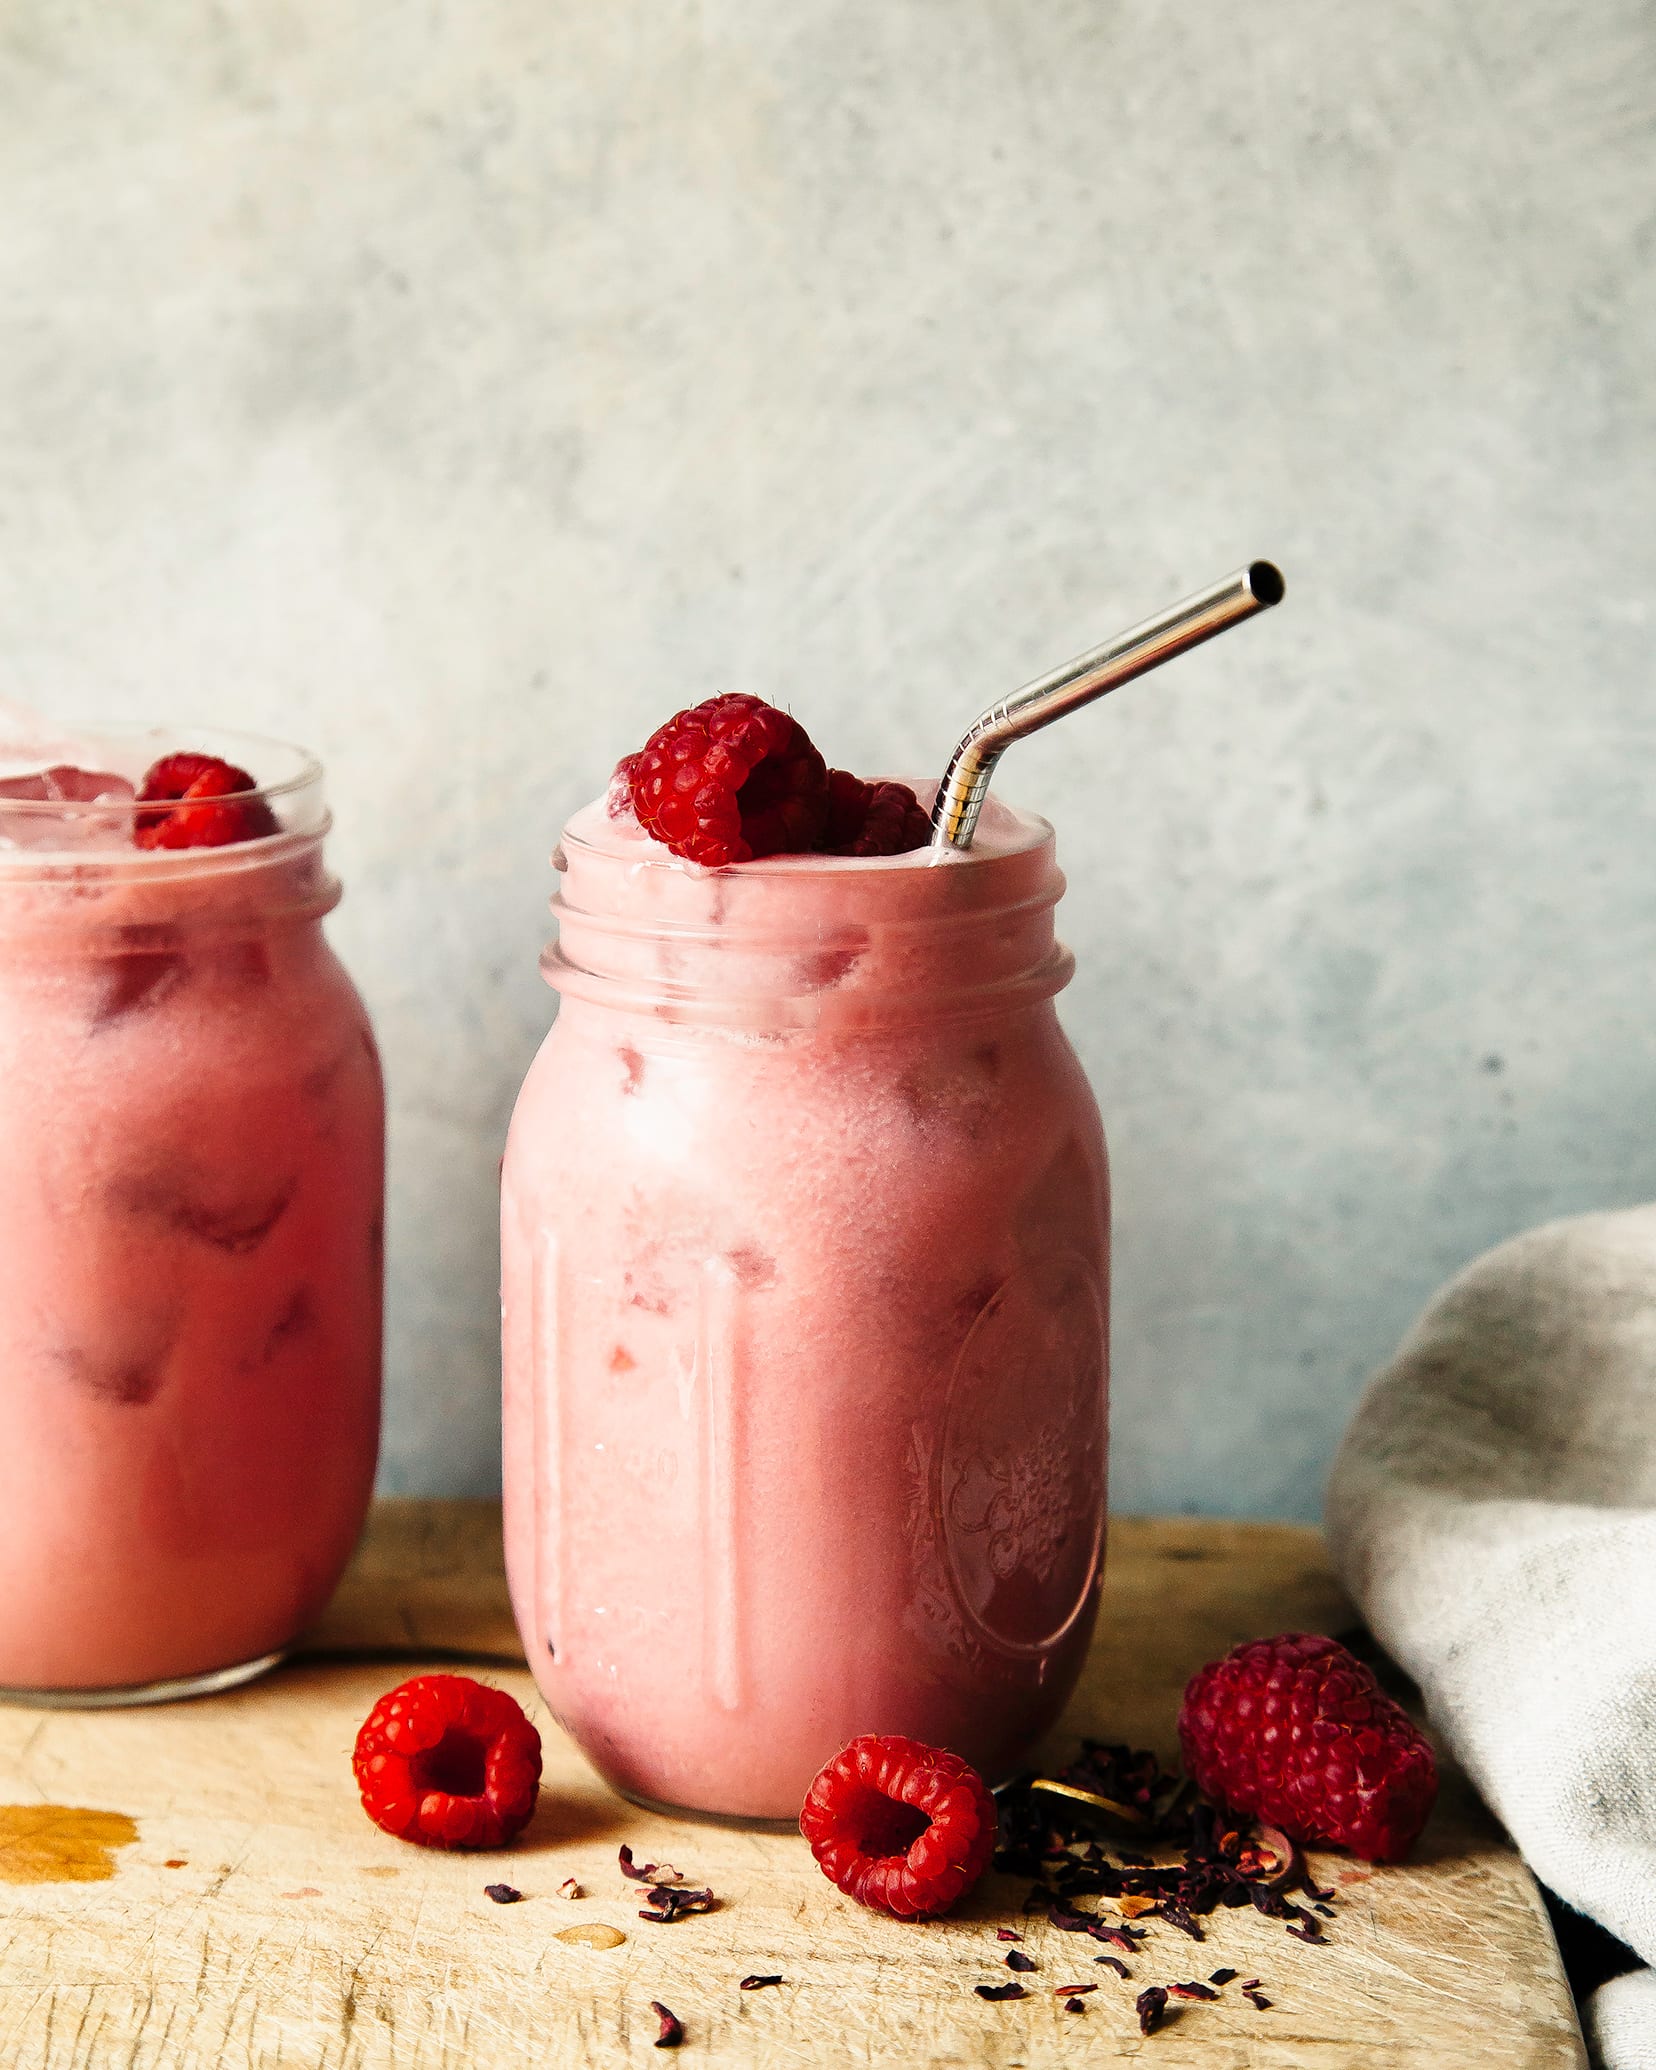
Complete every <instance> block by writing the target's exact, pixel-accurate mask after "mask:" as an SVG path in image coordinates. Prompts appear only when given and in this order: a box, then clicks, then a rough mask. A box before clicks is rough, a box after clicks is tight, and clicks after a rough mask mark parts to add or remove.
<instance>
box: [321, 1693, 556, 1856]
mask: <svg viewBox="0 0 1656 2070" xmlns="http://www.w3.org/2000/svg"><path fill="white" fill-rule="evenodd" d="M351 1767H352V1769H353V1771H354V1773H355V1775H356V1779H357V1788H358V1789H359V1790H360V1791H361V1792H362V1808H363V1810H364V1811H366V1812H367V1814H368V1816H369V1817H370V1818H371V1819H372V1820H373V1821H374V1824H375V1825H376V1826H378V1827H379V1828H380V1829H381V1831H382V1832H386V1833H390V1834H393V1835H394V1836H395V1837H396V1838H397V1839H399V1840H412V1841H414V1842H415V1843H416V1845H418V1846H420V1847H504V1846H505V1844H506V1843H507V1841H508V1840H511V1839H513V1838H514V1837H515V1836H516V1835H517V1834H518V1833H520V1832H522V1830H523V1828H524V1827H525V1826H526V1825H527V1824H528V1823H529V1820H530V1818H531V1817H532V1816H533V1815H534V1809H535V1799H536V1797H537V1796H538V1794H539V1792H540V1773H541V1743H540V1734H539V1733H538V1732H537V1731H536V1730H535V1728H534V1726H533V1725H531V1724H530V1722H529V1720H528V1719H527V1718H526V1717H525V1716H524V1715H523V1711H522V1709H521V1707H520V1706H519V1705H518V1704H517V1703H516V1702H515V1701H514V1700H513V1699H512V1698H511V1697H510V1696H508V1695H507V1694H506V1692H505V1690H504V1689H490V1688H488V1687H487V1686H486V1685H485V1684H484V1683H482V1682H474V1681H473V1680H472V1679H471V1677H470V1676H469V1675H416V1676H414V1678H413V1679H412V1681H408V1682H403V1683H400V1684H399V1685H398V1686H397V1687H396V1688H395V1689H392V1690H389V1691H388V1692H387V1693H386V1694H385V1695H384V1696H382V1697H381V1698H380V1700H379V1701H378V1703H376V1704H375V1705H374V1708H373V1709H372V1710H371V1711H370V1712H369V1713H368V1716H367V1718H366V1719H365V1720H364V1721H363V1725H362V1729H361V1731H360V1732H359V1733H358V1734H357V1738H356V1751H355V1753H354V1754H353V1755H352V1757H351Z"/></svg>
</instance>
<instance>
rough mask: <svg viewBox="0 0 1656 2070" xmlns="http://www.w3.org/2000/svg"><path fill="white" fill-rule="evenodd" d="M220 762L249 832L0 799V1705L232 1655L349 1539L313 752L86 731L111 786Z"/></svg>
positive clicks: (327, 962)
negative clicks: (253, 799)
mask: <svg viewBox="0 0 1656 2070" xmlns="http://www.w3.org/2000/svg"><path fill="white" fill-rule="evenodd" d="M186 744H187V745H188V746H189V747H191V748H194V749H202V750H205V751H207V752H210V753H216V754H222V755H223V756H224V757H225V759H227V760H230V761H233V762H236V763H239V764H242V765H244V766H247V767H250V768H251V769H252V770H253V771H254V772H255V773H256V774H257V775H258V777H259V779H260V781H261V782H262V783H263V784H264V785H265V789H264V792H263V796H264V798H265V800H266V802H267V803H268V805H269V806H270V808H271V809H272V811H273V812H274V814H275V816H276V819H277V822H278V827H279V831H278V832H276V833H274V834H272V835H268V836H266V837H264V838H262V839H258V840H251V841H243V842H237V843H235V844H232V845H229V846H225V847H217V848H212V847H200V848H182V849H172V850H167V849H155V850H145V849H140V848H137V847H135V846H134V845H132V843H131V840H130V838H129V836H128V834H127V833H125V832H123V831H122V830H121V821H120V814H119V812H118V811H117V812H116V813H115V814H114V815H113V816H112V815H111V812H110V809H109V808H108V807H104V806H96V805H91V804H87V805H80V806H68V805H62V804H49V805H35V804H30V803H27V802H19V801H18V800H16V799H14V798H12V797H5V798H3V799H0V1141H4V1143H5V1145H6V1153H7V1166H6V1181H5V1185H4V1186H3V1187H0V1376H3V1384H0V1695H3V1696H4V1697H6V1698H8V1699H13V1700H24V1701H29V1700H34V1701H42V1702H53V1701H56V1702H67V1703H76V1702H81V1703H86V1702H94V1703H95V1702H134V1701H147V1700H154V1699H156V1698H159V1697H165V1696H172V1695H182V1694H190V1693H194V1692H196V1691H199V1690H203V1689H211V1688H222V1687H226V1686H228V1685H229V1684H231V1683H233V1682H236V1681H240V1680H243V1679H245V1678H246V1677H248V1676H250V1675H252V1674H255V1673H257V1672H258V1671H259V1670H260V1669H262V1668H264V1667H268V1666H269V1665H271V1663H272V1662H273V1660H275V1659H276V1658H278V1657H279V1654H280V1651H281V1649H282V1648H283V1647H284V1646H285V1645H286V1644H287V1643H288V1641H289V1640H291V1639H292V1638H293V1637H294V1636H295V1634H296V1633H297V1632H298V1631H299V1630H300V1629H301V1627H303V1626H304V1625H305V1624H306V1623H307V1622H308V1621H309V1620H310V1619H311V1618H312V1617H313V1616H314V1615H315V1614H316V1613H317V1612H318V1611H319V1610H320V1609H321V1607H322V1605H323V1603H324V1602H325V1601H326V1600H327V1597H328V1595H329V1593H330V1591H331V1590H332V1588H333V1586H334V1584H335V1582H336V1581H337V1580H338V1578H339V1575H340V1573H341V1571H342V1570H343V1568H344V1566H345V1563H346V1561H347V1559H348V1558H349V1557H350V1553H351V1550H352V1547H353V1546H354V1544H355V1542H356V1538H357V1534H358V1532H359V1530H360V1528H361V1525H362V1520H363V1517H364V1514H365V1512H366V1509H367V1505H368V1500H369V1496H370V1493H371V1490H372V1484H373V1476H374V1464H375V1458H376V1453H377V1450H378V1442H379V1400H380V1318H381V1252H382V1231H383V1198H384V1176H383V1174H384V1150H383V1133H384V1130H383V1100H382V1094H381V1086H380V1070H379V1060H378V1055H377V1053H376V1051H375V1047H374V1039H373V1035H372V1033H371V1031H370V1029H369V1025H368V1019H367V1015H366V1013H365V1012H364V1009H363V1006H362V1002H361V1000H360V999H359V998H358V996H357V994H356V992H355V990H354V989H353V987H352V985H351V981H350V979H349V978H348V977H347V976H346V974H345V972H344V970H343V969H342V968H341V966H340V964H339V963H338V961H337V960H336V958H335V957H334V955H333V952H332V951H331V950H330V948H329V947H328V945H327V943H326V941H325V940H324V939H323V935H322V926H321V922H322V917H323V915H324V914H325V913H327V912H329V911H330V910H331V909H332V908H333V906H334V905H335V904H336V903H337V902H338V898H339V887H338V885H337V883H336V882H335V881H334V880H333V879H332V878H331V877H330V876H329V875H328V874H327V871H326V869H325V867H324V864H323V859H322V841H323V836H324V834H325V833H326V831H327V827H328V817H327V813H326V811H325V809H324V806H323V800H322V785H321V771H320V769H319V768H318V766H317V764H316V763H315V762H313V761H312V760H310V758H309V757H308V756H305V755H303V754H301V753H299V752H298V751H297V750H295V749H292V748H286V747H282V746H279V745H278V744H276V743H274V742H269V741H258V740H248V739H244V738H239V737H237V736H234V735H224V736H220V737H219V738H217V739H212V738H203V737H201V736H196V735H192V736H191V737H190V738H189V740H188V742H187V743H185V742H182V741H179V740H176V739H171V738H169V737H167V736H164V735H161V734H158V733H155V734H150V733H146V734H142V735H135V734H131V733H128V734H114V733H110V734H105V735H102V736H100V737H99V739H98V740H97V742H96V746H97V748H98V749H99V751H100V753H101V756H102V757H103V759H102V760H101V761H100V766H101V767H104V768H112V769H116V770H118V771H120V772H121V773H122V774H124V775H126V776H128V777H132V776H135V775H136V774H137V773H138V772H139V771H141V770H142V768H143V767H145V766H146V765H147V764H148V763H149V762H150V761H151V760H153V759H154V758H156V757H157V756H159V755H161V754H163V753H166V752H169V751H171V750H172V749H174V748H176V747H179V746H182V745H186Z"/></svg>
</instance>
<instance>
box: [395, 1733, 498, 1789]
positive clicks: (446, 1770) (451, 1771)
mask: <svg viewBox="0 0 1656 2070" xmlns="http://www.w3.org/2000/svg"><path fill="white" fill-rule="evenodd" d="M486 1755H487V1749H486V1748H485V1746H484V1744H483V1742H482V1741H481V1740H480V1739H478V1738H476V1737H475V1736H474V1735H473V1734H472V1733H470V1732H461V1731H460V1730H458V1728H457V1727H455V1726H453V1725H451V1726H450V1727H449V1729H448V1730H447V1732H445V1733H444V1734H443V1736H442V1738H441V1739H440V1740H439V1741H438V1742H437V1744H436V1745H435V1746H434V1747H428V1748H427V1749H426V1751H425V1752H424V1753H423V1754H419V1755H416V1757H415V1759H414V1761H413V1762H412V1763H411V1764H410V1765H411V1768H412V1771H413V1781H414V1786H415V1788H416V1789H418V1790H441V1791H442V1792H443V1794H444V1795H445V1796H448V1797H481V1796H482V1794H483V1783H484V1780H485V1777H486V1775H487V1772H488V1771H487V1759H486Z"/></svg>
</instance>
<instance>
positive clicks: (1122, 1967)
mask: <svg viewBox="0 0 1656 2070" xmlns="http://www.w3.org/2000/svg"><path fill="white" fill-rule="evenodd" d="M1093 1960H1094V1962H1102V1963H1103V1965H1104V1967H1105V1968H1106V1969H1113V1970H1114V1971H1115V1973H1116V1975H1117V1976H1118V1977H1130V1976H1131V1975H1132V1974H1133V1972H1132V1971H1131V1970H1130V1969H1129V1968H1128V1967H1127V1965H1126V1963H1125V1962H1123V1961H1122V1959H1121V1957H1120V1956H1119V1955H1095V1956H1094V1957H1093Z"/></svg>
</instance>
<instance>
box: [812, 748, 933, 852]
mask: <svg viewBox="0 0 1656 2070" xmlns="http://www.w3.org/2000/svg"><path fill="white" fill-rule="evenodd" d="M930 839H931V820H930V819H929V818H928V817H927V814H926V808H925V807H924V806H923V805H922V804H921V803H920V800H919V799H918V798H917V797H916V796H915V795H914V793H913V791H911V790H910V789H909V787H908V785H907V784H906V783H889V782H887V783H864V782H863V780H862V778H861V777H860V776H853V775H852V774H851V772H850V771H849V770H848V769H830V770H829V772H828V823H827V826H826V827H825V828H824V830H823V836H822V849H823V853H824V854H825V855H907V854H908V853H909V851H910V850H911V849H914V848H924V847H925V845H926V843H927V842H928V841H929V840H930Z"/></svg>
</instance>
